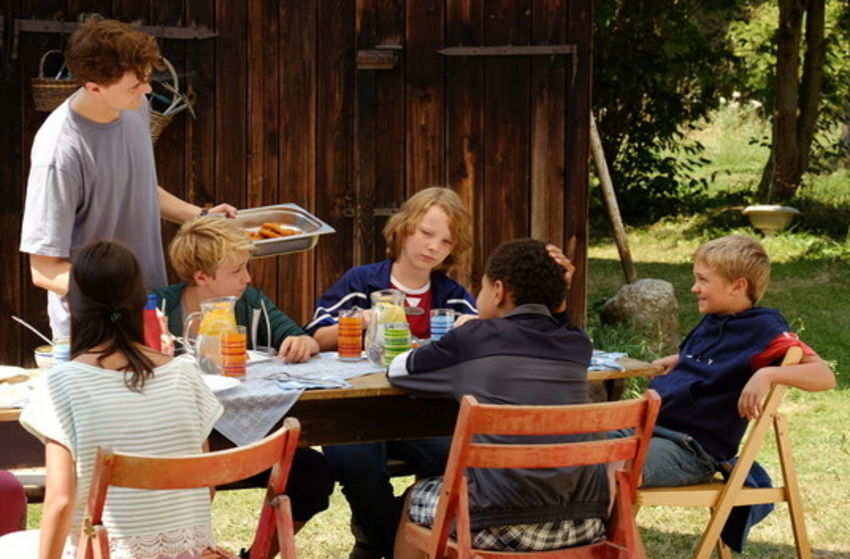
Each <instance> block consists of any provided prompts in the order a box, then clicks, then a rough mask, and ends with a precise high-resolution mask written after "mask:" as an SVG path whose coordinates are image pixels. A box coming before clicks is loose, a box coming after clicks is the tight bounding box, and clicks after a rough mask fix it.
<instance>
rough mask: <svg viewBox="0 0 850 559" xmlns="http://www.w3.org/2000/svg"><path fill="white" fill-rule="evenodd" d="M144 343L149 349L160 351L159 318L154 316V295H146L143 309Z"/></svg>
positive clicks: (160, 333)
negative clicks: (146, 299)
mask: <svg viewBox="0 0 850 559" xmlns="http://www.w3.org/2000/svg"><path fill="white" fill-rule="evenodd" d="M144 327H145V345H146V346H148V347H149V348H151V349H155V350H157V351H162V338H161V336H162V330H161V329H160V327H159V318H158V317H157V316H156V295H148V302H147V304H146V305H145V310H144Z"/></svg>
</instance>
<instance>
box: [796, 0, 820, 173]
mask: <svg viewBox="0 0 850 559" xmlns="http://www.w3.org/2000/svg"><path fill="white" fill-rule="evenodd" d="M825 3H826V2H825V0H808V7H807V9H806V54H805V58H804V59H803V81H802V83H801V85H800V116H799V123H798V125H797V150H798V157H799V163H798V167H799V172H800V175H802V174H803V173H805V172H806V169H808V167H809V153H810V152H811V148H812V140H813V139H814V136H815V125H816V123H817V118H818V106H819V105H820V99H821V91H822V89H823V67H824V64H825V63H826V41H825V40H824V26H825V19H826V16H825V11H826V6H825ZM798 184H799V181H798Z"/></svg>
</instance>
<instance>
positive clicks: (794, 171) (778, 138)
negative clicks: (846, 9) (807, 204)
mask: <svg viewBox="0 0 850 559" xmlns="http://www.w3.org/2000/svg"><path fill="white" fill-rule="evenodd" d="M804 15H805V17H806V29H805V39H806V53H805V58H804V61H803V76H802V81H798V77H797V76H798V74H799V69H800V42H801V39H802V26H803V16H804ZM824 24H825V0H779V30H778V33H777V42H778V48H777V54H776V99H775V103H774V109H773V126H772V143H771V150H770V157H769V158H768V161H767V163H766V164H765V167H764V170H763V171H762V176H761V181H760V182H759V186H758V196H759V199H761V200H766V201H768V202H777V201H781V200H787V199H788V198H790V197H791V196H792V195H793V194H794V192H795V191H796V189H797V188H798V187H799V186H800V182H801V180H802V176H803V173H805V172H806V169H807V168H808V164H809V154H810V153H811V147H812V141H813V139H814V135H815V128H816V124H817V116H818V107H819V105H820V99H821V91H822V89H823V76H824V72H823V68H824V64H825V62H826V42H825V40H824Z"/></svg>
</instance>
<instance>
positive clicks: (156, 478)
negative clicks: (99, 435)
mask: <svg viewBox="0 0 850 559" xmlns="http://www.w3.org/2000/svg"><path fill="white" fill-rule="evenodd" d="M300 431H301V426H300V425H299V423H298V420H297V419H295V418H291V417H290V418H287V419H285V420H284V422H283V426H282V427H281V428H280V429H278V430H277V431H275V432H274V433H272V434H271V435H269V436H268V437H266V438H264V439H263V440H261V441H258V442H256V443H253V444H251V445H248V446H244V447H239V448H232V449H228V450H222V451H219V452H211V453H206V454H196V455H192V456H174V457H171V456H169V457H161V456H138V455H132V454H122V453H120V452H113V451H111V450H109V449H103V448H98V450H97V459H96V462H95V467H94V474H93V480H92V485H91V489H90V491H89V497H88V502H87V504H86V511H85V515H84V516H83V527H82V531H81V533H80V539H79V546H78V549H77V559H108V558H109V535H108V534H107V530H106V527H104V525H103V523H102V514H103V506H104V503H105V502H106V494H107V490H108V489H109V487H110V486H114V487H129V488H133V489H193V488H198V487H215V486H218V485H223V484H226V483H230V482H233V481H238V480H241V479H245V478H248V477H251V476H253V475H256V474H259V473H260V472H263V471H265V470H267V469H269V468H272V472H271V476H270V477H269V481H268V485H267V487H266V495H265V498H264V500H263V506H262V509H261V511H260V519H259V523H258V525H257V531H256V533H255V535H254V541H253V543H252V544H251V559H258V558H261V559H266V558H267V557H268V555H269V549H270V547H271V543H272V537H273V536H274V535H275V533H276V535H277V541H278V543H279V545H280V550H281V554H282V556H283V557H284V558H285V559H292V558H294V557H295V533H294V526H293V521H292V511H291V508H290V504H289V498H288V497H287V496H286V495H283V494H282V493H283V489H284V487H286V480H287V478H288V477H289V470H290V468H291V466H292V457H293V455H294V453H295V447H296V445H297V444H298V435H299V433H300ZM218 556H219V557H224V558H234V559H236V556H235V555H233V554H231V553H229V552H227V551H225V550H222V549H219V550H218ZM205 557H206V556H205Z"/></svg>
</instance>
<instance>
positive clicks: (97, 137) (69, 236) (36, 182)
mask: <svg viewBox="0 0 850 559" xmlns="http://www.w3.org/2000/svg"><path fill="white" fill-rule="evenodd" d="M65 60H66V63H67V65H68V69H69V70H70V72H71V74H72V75H73V76H74V79H75V80H76V81H77V83H79V84H80V89H78V90H77V91H76V92H75V93H74V94H72V95H71V96H70V97H69V98H68V99H67V100H66V101H65V102H64V103H62V104H61V105H60V106H59V107H58V108H56V110H54V111H53V112H52V113H51V114H50V116H48V117H47V120H46V121H45V122H44V124H43V125H42V126H41V128H40V129H39V131H38V133H37V134H36V136H35V140H34V141H33V146H32V153H31V167H30V174H29V179H28V181H27V199H26V207H25V209H24V219H23V227H22V231H21V245H20V250H21V252H26V253H29V254H30V270H31V272H32V280H33V283H34V284H35V285H37V286H39V287H41V288H43V289H46V290H47V291H48V297H47V301H48V303H47V311H48V315H49V316H50V327H51V329H52V330H53V333H54V336H60V335H61V336H68V335H70V321H69V314H68V306H67V303H66V301H65V295H66V294H67V292H68V277H69V271H70V268H71V264H70V259H71V257H72V256H73V255H74V254H75V253H76V252H77V250H79V249H80V248H81V247H82V246H83V245H85V244H86V243H87V242H88V241H91V240H94V239H105V240H119V241H121V242H123V243H124V244H126V245H127V246H128V247H129V248H130V249H131V250H132V251H133V252H134V253H135V255H136V257H137V258H138V259H139V262H140V264H141V266H142V271H143V275H144V281H145V284H146V286H147V288H148V289H152V288H154V287H159V286H162V285H165V283H166V276H165V258H164V256H163V249H162V237H161V234H160V222H159V218H160V216H162V217H163V218H165V219H168V220H170V221H175V222H178V223H183V222H185V221H187V220H189V219H191V218H193V217H195V216H197V215H199V214H200V213H201V208H199V207H198V206H195V205H194V204H190V203H188V202H184V201H183V200H180V199H179V198H177V197H175V196H174V195H172V194H170V193H168V192H166V191H165V190H164V189H162V188H161V187H160V186H159V185H158V181H157V176H156V166H155V163H154V153H153V143H152V142H151V136H150V107H149V105H148V102H147V99H146V97H145V94H146V93H149V92H150V91H151V86H150V83H149V82H150V74H151V71H152V70H153V68H154V67H155V66H158V65H159V64H160V61H161V55H160V52H159V47H158V46H157V44H156V40H155V39H154V38H153V37H151V36H149V35H146V34H144V33H141V32H140V31H138V30H136V29H135V28H134V27H132V26H131V25H128V24H125V23H121V22H118V21H114V20H101V21H91V22H88V23H85V24H83V25H82V26H80V28H79V29H77V31H75V32H74V33H73V34H72V35H71V38H70V39H69V41H68V47H67V50H66V53H65ZM211 211H218V212H224V213H227V214H228V215H230V216H231V217H232V216H234V215H235V212H236V209H235V208H233V207H232V206H229V205H227V204H221V205H219V206H216V207H215V208H213V209H212V210H211Z"/></svg>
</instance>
